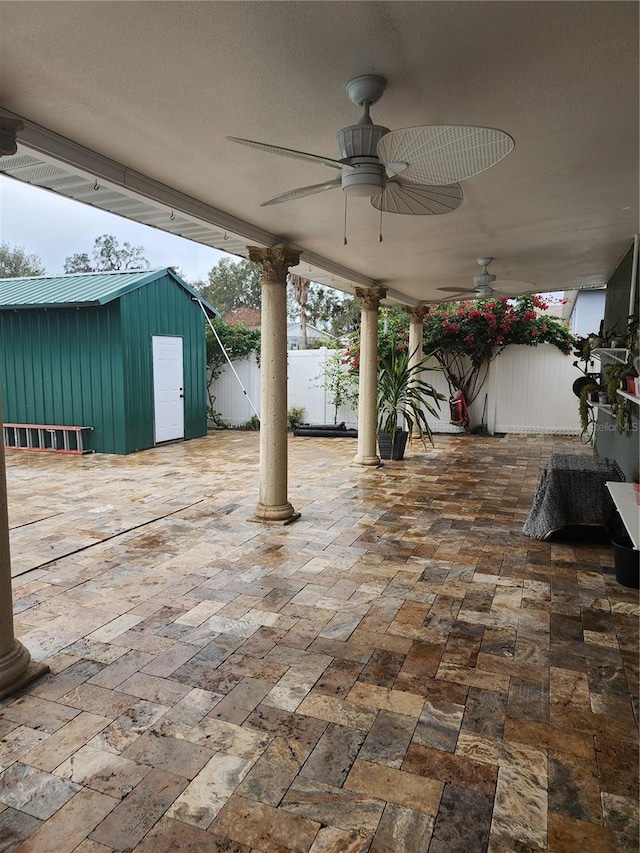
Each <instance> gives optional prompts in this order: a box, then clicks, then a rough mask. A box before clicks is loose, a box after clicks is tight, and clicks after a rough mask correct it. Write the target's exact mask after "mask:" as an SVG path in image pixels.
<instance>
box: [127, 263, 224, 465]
mask: <svg viewBox="0 0 640 853" xmlns="http://www.w3.org/2000/svg"><path fill="white" fill-rule="evenodd" d="M119 303H120V310H121V318H122V341H123V354H124V377H125V378H124V400H125V420H126V448H127V449H126V451H125V452H127V453H131V452H132V451H134V450H139V449H141V448H143V447H152V446H153V445H154V444H155V425H154V400H153V357H152V344H151V339H152V336H154V335H167V336H178V337H181V338H182V339H183V371H184V404H185V410H184V437H185V439H189V438H198V437H199V436H203V435H206V434H207V392H206V351H205V333H204V324H205V319H204V316H203V314H202V310H201V309H200V306H199V305H198V304H197V302H194V301H193V299H192V297H191V293H189V291H187V290H184V289H183V288H181V287H177V286H176V284H175V281H173V280H172V279H171V278H170V277H169V276H168V275H166V276H163V277H162V278H158V279H157V280H156V281H153V282H151V283H150V284H148V285H146V286H145V287H141V288H138V289H137V290H133V291H131V292H129V293H126V294H124V295H123V296H122V297H121V298H120V299H119Z"/></svg>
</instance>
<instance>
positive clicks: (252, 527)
mask: <svg viewBox="0 0 640 853" xmlns="http://www.w3.org/2000/svg"><path fill="white" fill-rule="evenodd" d="M553 451H560V452H579V453H584V452H589V451H588V450H587V449H586V448H584V447H582V446H581V445H579V444H578V443H577V442H575V441H574V440H573V439H568V438H559V439H556V438H549V437H536V436H506V437H495V438H490V437H481V438H474V437H472V436H440V437H437V439H436V446H435V448H433V449H429V450H426V451H425V450H423V448H421V447H420V448H413V449H412V450H410V451H409V453H408V455H407V457H406V459H405V461H404V462H403V463H390V464H388V465H386V466H385V467H384V468H381V469H379V470H370V469H367V470H364V469H360V468H353V467H350V464H349V463H350V462H351V460H352V458H353V455H354V454H355V444H354V442H353V441H350V440H346V439H345V440H339V439H332V440H329V439H302V438H299V439H295V438H291V439H290V498H291V501H292V503H293V504H294V506H295V508H296V509H297V510H300V511H301V512H302V518H301V519H300V520H299V521H298V522H297V523H295V524H293V525H291V526H289V527H286V528H281V527H274V528H268V527H262V526H260V525H256V524H253V523H250V522H248V521H247V519H248V517H249V516H250V515H251V512H252V509H253V506H254V505H255V502H256V500H257V474H258V436H257V435H255V434H251V433H238V432H226V433H224V432H221V433H215V434H213V435H211V436H209V437H208V438H206V439H199V440H196V441H192V442H187V443H185V444H176V445H170V446H165V447H161V448H156V449H155V450H151V451H146V452H144V453H140V454H136V455H133V456H130V457H107V456H93V457H89V456H87V457H82V458H69V457H55V456H44V455H36V454H34V455H28V454H8V482H9V500H10V516H11V523H12V525H13V528H14V533H13V543H14V558H15V559H14V570H15V574H16V577H15V578H14V584H15V612H16V632H17V634H18V636H19V637H20V638H21V639H22V640H23V642H25V643H26V645H27V646H28V647H29V648H30V649H31V651H32V652H33V654H34V656H35V657H37V658H39V659H43V660H47V662H48V663H49V664H50V666H51V670H52V672H51V675H49V676H47V677H45V678H43V679H41V680H40V681H39V682H37V683H36V684H33V685H31V686H30V687H29V688H28V689H27V690H26V691H24V692H23V694H21V695H19V696H14V697H9V698H8V699H5V700H4V701H2V702H0V839H1V840H0V849H2V853H11V851H14V850H17V851H20V853H38V851H42V853H123V851H125V850H126V851H135V853H169V851H170V852H171V853H195V851H200V850H202V851H207V853H223V851H224V853H485V851H486V853H514V851H526V853H585V851H587V850H588V851H589V853H618V851H631V850H633V851H635V850H636V849H637V826H638V806H637V795H638V772H637V767H638V762H637V708H638V682H637V676H638V658H637V642H638V612H639V611H638V595H637V592H634V591H633V590H629V589H626V588H624V587H621V586H619V585H618V584H617V583H616V582H615V578H614V575H613V568H612V566H613V559H612V552H611V549H610V548H609V547H608V546H607V545H606V544H604V543H603V542H601V541H599V540H598V539H597V537H596V536H594V535H593V534H590V535H587V533H585V534H584V535H583V536H582V538H579V537H578V538H573V539H572V540H565V541H563V540H562V539H559V540H556V541H553V542H538V541H534V540H530V539H528V538H527V537H525V536H523V535H522V533H521V528H522V523H523V521H524V519H525V517H526V515H527V513H528V511H529V508H530V505H531V500H532V497H533V494H534V491H535V488H536V485H537V482H538V477H539V473H540V470H541V468H542V467H543V466H544V464H545V462H546V461H547V459H548V457H549V455H550V453H551V452H553ZM52 507H53V508H54V510H53V511H52ZM45 510H46V511H45Z"/></svg>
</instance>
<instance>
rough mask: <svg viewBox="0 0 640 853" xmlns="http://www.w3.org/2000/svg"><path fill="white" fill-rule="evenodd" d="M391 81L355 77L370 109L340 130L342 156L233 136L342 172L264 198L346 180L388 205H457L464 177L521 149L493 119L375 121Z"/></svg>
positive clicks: (426, 208)
mask: <svg viewBox="0 0 640 853" xmlns="http://www.w3.org/2000/svg"><path fill="white" fill-rule="evenodd" d="M386 85H387V81H386V80H385V78H384V77H380V76H378V75H376V74H364V75H362V76H360V77H355V78H354V79H353V80H350V81H349V83H347V94H348V96H349V98H350V100H351V101H352V102H353V103H354V104H356V105H358V106H359V107H362V110H363V114H362V117H361V119H360V121H359V122H358V124H355V125H350V126H349V127H345V128H343V129H342V130H340V131H338V133H337V134H336V141H337V145H338V154H339V159H332V158H330V157H323V156H321V155H318V154H308V153H306V152H304V151H296V150H293V149H290V148H281V147H280V146H277V145H269V144H267V143H264V142H254V141H253V140H251V139H239V138H238V137H235V136H229V137H227V138H228V139H230V140H231V141H232V142H238V143H240V144H241V145H248V146H250V147H251V148H257V149H258V150H261V151H267V152H269V153H271V154H279V155H281V156H283V157H291V158H293V159H295V160H306V161H308V162H314V163H319V164H321V165H324V166H328V167H329V168H331V169H333V170H334V171H337V172H339V174H338V175H336V176H335V177H334V178H332V179H331V180H328V181H324V182H323V183H319V184H311V185H310V186H306V187H299V188H297V189H294V190H289V191H288V192H285V193H282V194H281V195H278V196H276V197H275V198H271V199H269V200H268V201H265V202H263V204H262V206H263V207H264V206H266V205H272V204H280V203H281V202H285V201H293V200H295V199H298V198H303V197H305V196H308V195H314V194H315V193H321V192H325V191H326V190H331V189H336V188H338V187H342V189H343V191H344V192H345V194H346V195H347V196H360V197H369V198H370V199H371V204H372V205H373V206H374V207H375V208H377V209H378V210H381V211H385V212H388V213H402V214H408V215H413V216H415V215H428V214H431V215H437V214H443V213H450V212H451V211H452V210H455V209H456V208H457V207H459V206H460V204H461V203H462V190H461V188H460V185H459V183H458V182H459V181H464V180H466V179H467V178H471V177H473V176H474V175H478V174H479V173H480V172H484V171H485V170H486V169H489V168H490V167H491V166H495V164H496V163H498V162H499V161H500V160H502V159H503V158H504V157H506V156H507V154H509V153H510V152H511V151H512V150H513V147H514V142H513V139H512V138H511V137H510V136H509V134H508V133H505V132H504V131H502V130H496V129H494V128H491V127H472V126H466V125H430V126H422V127H405V128H401V129H399V130H389V128H388V127H383V126H382V125H378V124H373V122H372V120H371V117H370V115H369V109H370V107H371V106H372V105H373V104H375V103H376V102H377V101H378V100H379V99H380V97H381V96H382V94H383V92H384V90H385V87H386Z"/></svg>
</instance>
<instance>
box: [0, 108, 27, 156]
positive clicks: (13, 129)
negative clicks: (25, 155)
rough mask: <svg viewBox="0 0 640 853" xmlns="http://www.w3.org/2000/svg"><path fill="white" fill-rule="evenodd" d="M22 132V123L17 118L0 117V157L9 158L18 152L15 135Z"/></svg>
mask: <svg viewBox="0 0 640 853" xmlns="http://www.w3.org/2000/svg"><path fill="white" fill-rule="evenodd" d="M19 130H24V122H22V121H20V119H18V118H4V116H2V117H0V157H4V156H6V155H8V156H11V155H12V154H15V153H16V151H17V150H18V142H17V140H16V133H17V132H18V131H19Z"/></svg>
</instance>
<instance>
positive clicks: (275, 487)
mask: <svg viewBox="0 0 640 853" xmlns="http://www.w3.org/2000/svg"><path fill="white" fill-rule="evenodd" d="M248 250H249V258H250V259H251V260H252V261H253V262H254V263H256V264H258V266H259V267H260V271H261V273H262V307H261V310H262V325H261V341H260V497H259V501H258V505H257V506H256V508H255V511H254V517H253V518H252V519H251V520H252V521H259V522H262V523H264V524H290V523H291V522H292V521H296V519H298V518H300V513H299V512H296V511H295V510H294V508H293V507H292V506H291V504H290V503H289V500H288V498H287V441H288V435H287V274H288V272H289V267H295V266H297V265H298V263H299V261H300V252H298V251H295V250H293V249H290V248H289V247H288V246H285V245H284V244H278V245H277V246H272V247H271V248H270V249H261V248H259V247H257V246H248Z"/></svg>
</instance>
